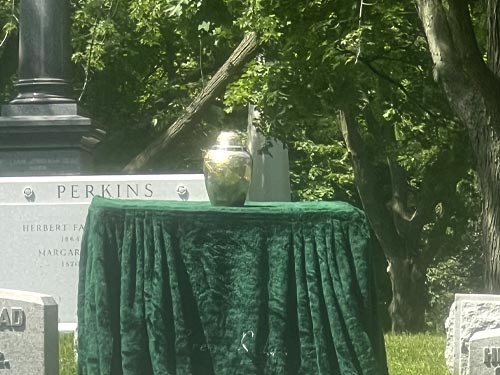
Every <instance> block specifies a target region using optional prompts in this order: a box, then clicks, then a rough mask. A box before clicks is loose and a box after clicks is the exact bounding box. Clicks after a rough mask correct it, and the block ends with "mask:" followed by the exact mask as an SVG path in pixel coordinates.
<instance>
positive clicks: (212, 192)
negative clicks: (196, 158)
mask: <svg viewBox="0 0 500 375" xmlns="http://www.w3.org/2000/svg"><path fill="white" fill-rule="evenodd" d="M203 173H204V174H205V186H206V188H207V193H208V198H209V199H210V202H211V203H212V204H213V205H214V206H243V205H244V204H245V199H246V197H247V192H248V188H249V187H250V179H251V177H252V157H251V156H250V154H249V153H248V151H247V150H246V149H245V147H244V146H243V142H242V139H241V137H240V136H239V135H238V134H237V133H235V132H221V133H220V134H219V136H218V137H217V143H216V144H215V145H214V146H212V147H211V148H210V149H209V150H208V151H207V152H206V154H205V157H204V158H203Z"/></svg>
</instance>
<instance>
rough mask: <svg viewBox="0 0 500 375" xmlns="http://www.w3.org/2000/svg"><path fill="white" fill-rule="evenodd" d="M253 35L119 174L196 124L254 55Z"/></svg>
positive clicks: (136, 168)
mask: <svg viewBox="0 0 500 375" xmlns="http://www.w3.org/2000/svg"><path fill="white" fill-rule="evenodd" d="M257 47H258V43H257V36H256V35H255V34H253V33H250V34H247V35H245V37H244V38H243V40H242V41H241V43H240V44H239V46H238V47H237V48H236V49H235V50H234V51H233V53H232V54H231V56H230V57H229V58H228V59H227V60H226V62H225V63H224V64H223V65H222V67H221V68H220V69H219V70H218V71H217V72H216V73H215V75H214V76H213V77H212V78H211V79H210V81H209V82H208V83H207V85H206V86H205V87H204V88H203V90H202V91H201V93H200V94H199V95H198V96H197V97H196V99H195V100H194V101H193V102H192V103H191V104H190V105H189V106H188V107H187V108H186V110H185V111H184V114H183V115H182V116H181V117H179V118H178V119H177V120H176V121H175V122H174V123H173V124H172V125H171V126H170V127H169V128H168V129H167V130H166V131H165V132H164V133H163V134H161V135H160V136H159V137H158V138H157V139H156V140H155V141H153V142H152V143H151V144H150V145H149V146H148V147H147V148H146V149H145V150H144V151H142V152H141V153H140V154H139V155H137V156H136V157H135V158H134V159H133V160H132V161H131V162H130V163H128V164H127V166H125V168H124V169H123V172H125V173H135V172H138V171H139V170H141V169H142V168H144V167H145V166H146V165H147V164H149V163H150V162H151V161H153V160H154V159H156V158H157V157H158V156H159V155H160V154H161V153H162V152H163V151H164V150H165V149H166V148H167V146H168V145H169V144H170V142H171V141H172V139H173V138H174V137H175V136H176V135H177V134H179V132H181V131H182V130H184V129H185V128H186V127H189V126H190V125H192V124H193V123H194V122H195V121H197V120H198V119H199V118H200V117H201V115H202V113H203V111H204V110H205V109H206V108H207V107H208V105H209V104H210V102H211V100H212V99H214V98H215V97H216V95H217V94H218V93H219V92H220V91H221V90H222V89H223V88H224V87H225V86H226V85H227V84H228V83H229V81H231V80H232V79H233V78H234V76H235V75H236V74H237V73H238V72H239V71H240V70H241V69H242V68H243V66H244V65H245V64H246V63H247V62H248V61H250V60H251V59H252V58H253V57H254V56H255V54H256V52H257Z"/></svg>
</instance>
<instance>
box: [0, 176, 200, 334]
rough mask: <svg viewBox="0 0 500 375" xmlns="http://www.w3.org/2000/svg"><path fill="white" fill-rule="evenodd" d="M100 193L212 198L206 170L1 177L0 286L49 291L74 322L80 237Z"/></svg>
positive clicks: (64, 322)
mask: <svg viewBox="0 0 500 375" xmlns="http://www.w3.org/2000/svg"><path fill="white" fill-rule="evenodd" d="M96 195H100V196H104V197H109V198H122V199H160V200H190V201H191V200H195V201H196V200H208V197H207V194H206V189H205V182H204V177H203V175H200V174H196V175H194V174H193V175H150V176H64V177H26V178H25V177H15V178H14V177H6V178H0V238H1V239H2V240H1V241H0V255H1V259H2V265H3V267H2V270H1V272H0V286H2V287H4V288H10V289H17V290H27V291H32V292H38V293H44V294H48V295H51V296H53V297H54V298H55V300H56V301H57V303H58V304H59V320H60V321H59V323H60V327H71V329H74V328H75V325H76V322H77V317H76V307H77V288H78V266H79V263H78V262H79V254H80V242H81V237H82V232H83V229H84V224H85V219H86V216H87V210H88V207H89V204H90V202H91V200H92V198H93V197H94V196H96Z"/></svg>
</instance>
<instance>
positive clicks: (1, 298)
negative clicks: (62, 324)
mask: <svg viewBox="0 0 500 375" xmlns="http://www.w3.org/2000/svg"><path fill="white" fill-rule="evenodd" d="M4 373H5V374H6V375H7V374H8V375H58V374H59V334H58V331H57V304H56V302H55V301H54V299H53V298H52V297H50V296H48V295H44V294H37V293H30V292H22V291H17V290H8V289H0V374H4Z"/></svg>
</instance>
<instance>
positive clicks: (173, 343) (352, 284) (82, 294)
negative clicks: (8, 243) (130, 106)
mask: <svg viewBox="0 0 500 375" xmlns="http://www.w3.org/2000/svg"><path fill="white" fill-rule="evenodd" d="M369 240H370V239H369V230H368V227H367V223H366V219H365V216H364V214H363V212H362V211H360V210H358V209H355V208H354V207H352V206H350V205H348V204H345V203H338V202H314V203H312V202H303V203H265V204H264V203H263V204H254V205H252V204H249V205H247V206H245V207H239V208H228V207H212V206H210V204H209V203H207V202H160V201H129V200H127V201H124V200H108V199H104V198H99V197H96V198H95V199H94V200H93V202H92V204H91V206H90V208H89V213H88V217H87V222H86V226H85V231H84V237H83V242H82V250H81V257H80V276H79V290H78V330H79V335H78V368H79V374H80V375H118V374H124V375H149V374H155V375H174V374H175V375H188V374H192V375H237V374H241V375H252V374H255V375H260V374H266V375H267V374H273V375H275V374H276V375H295V374H297V375H299V374H300V375H314V374H318V375H319V374H322V375H323V374H324V375H326V374H328V375H331V374H339V375H340V374H342V375H384V374H387V365H386V357H385V348H384V341H383V335H382V331H381V329H380V326H379V322H378V318H377V309H376V296H375V286H374V278H373V275H372V265H371V257H372V253H371V252H370V245H369Z"/></svg>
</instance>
